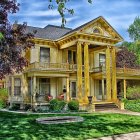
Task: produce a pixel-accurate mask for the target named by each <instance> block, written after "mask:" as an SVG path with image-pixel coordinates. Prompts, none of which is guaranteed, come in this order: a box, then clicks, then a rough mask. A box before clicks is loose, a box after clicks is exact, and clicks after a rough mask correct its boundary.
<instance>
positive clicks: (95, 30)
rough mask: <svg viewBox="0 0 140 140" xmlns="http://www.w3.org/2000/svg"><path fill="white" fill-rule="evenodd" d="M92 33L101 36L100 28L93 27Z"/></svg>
mask: <svg viewBox="0 0 140 140" xmlns="http://www.w3.org/2000/svg"><path fill="white" fill-rule="evenodd" d="M93 33H95V34H102V30H101V29H100V28H98V27H95V28H94V29H93Z"/></svg>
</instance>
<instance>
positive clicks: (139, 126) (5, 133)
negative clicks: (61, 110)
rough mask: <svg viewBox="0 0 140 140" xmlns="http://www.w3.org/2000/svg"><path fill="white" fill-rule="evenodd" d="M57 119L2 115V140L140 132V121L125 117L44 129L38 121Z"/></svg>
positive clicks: (81, 139) (94, 117)
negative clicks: (41, 119) (37, 119)
mask: <svg viewBox="0 0 140 140" xmlns="http://www.w3.org/2000/svg"><path fill="white" fill-rule="evenodd" d="M43 116H56V115H24V114H13V113H5V112H0V140H74V139H75V140H85V139H87V138H94V137H101V136H107V135H113V134H121V133H129V132H134V131H140V117H139V116H128V115H121V114H80V116H82V117H84V119H85V120H84V122H80V123H69V124H59V125H58V124H54V125H42V124H37V123H36V122H35V119H36V118H38V117H43Z"/></svg>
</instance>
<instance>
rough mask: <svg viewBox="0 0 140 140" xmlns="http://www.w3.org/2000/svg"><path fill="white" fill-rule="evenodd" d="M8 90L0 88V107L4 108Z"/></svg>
mask: <svg viewBox="0 0 140 140" xmlns="http://www.w3.org/2000/svg"><path fill="white" fill-rule="evenodd" d="M7 100H8V92H7V90H6V89H4V88H3V89H0V108H4V107H6V105H7Z"/></svg>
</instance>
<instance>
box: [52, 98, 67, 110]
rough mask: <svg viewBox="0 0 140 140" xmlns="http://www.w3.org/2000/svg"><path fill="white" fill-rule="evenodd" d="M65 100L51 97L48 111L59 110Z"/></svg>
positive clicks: (64, 103) (63, 105)
mask: <svg viewBox="0 0 140 140" xmlns="http://www.w3.org/2000/svg"><path fill="white" fill-rule="evenodd" d="M65 105H66V102H65V101H60V100H58V99H52V100H51V101H50V111H61V110H63V108H64V107H65Z"/></svg>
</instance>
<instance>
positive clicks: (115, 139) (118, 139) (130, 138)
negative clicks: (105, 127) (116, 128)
mask: <svg viewBox="0 0 140 140" xmlns="http://www.w3.org/2000/svg"><path fill="white" fill-rule="evenodd" d="M89 140H140V132H135V133H129V134H121V135H114V136H109V137H102V138H97V139H89Z"/></svg>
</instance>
